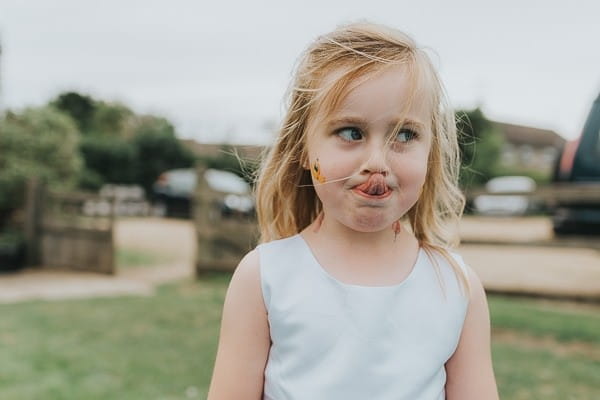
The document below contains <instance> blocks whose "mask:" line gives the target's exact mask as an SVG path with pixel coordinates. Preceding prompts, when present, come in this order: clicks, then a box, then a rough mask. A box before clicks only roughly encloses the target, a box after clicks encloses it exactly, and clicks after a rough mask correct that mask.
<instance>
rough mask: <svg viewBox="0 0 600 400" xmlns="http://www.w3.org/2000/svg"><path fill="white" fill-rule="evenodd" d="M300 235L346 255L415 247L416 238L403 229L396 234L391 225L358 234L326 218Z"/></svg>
mask: <svg viewBox="0 0 600 400" xmlns="http://www.w3.org/2000/svg"><path fill="white" fill-rule="evenodd" d="M302 234H303V236H304V237H305V238H307V239H312V240H313V241H314V242H315V243H320V244H323V245H326V246H332V247H334V248H338V249H340V250H343V251H345V252H346V254H369V253H370V254H373V252H379V254H382V253H387V252H395V251H398V249H400V248H404V249H405V248H407V246H408V247H412V246H416V245H417V240H416V238H415V237H414V236H413V235H412V233H410V232H408V231H407V229H406V228H405V227H402V228H401V230H400V232H398V233H397V234H396V232H394V229H393V227H392V226H391V225H390V226H389V227H387V228H385V229H383V230H381V231H375V232H360V231H356V230H353V229H350V228H348V227H347V226H345V225H342V224H340V223H339V222H337V221H332V220H330V219H328V218H327V217H325V218H323V220H322V221H319V220H316V221H314V222H313V223H312V224H311V225H309V226H308V227H307V228H306V229H305V230H304V231H303V233H302ZM367 252H368V253H367Z"/></svg>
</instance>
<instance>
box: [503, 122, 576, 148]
mask: <svg viewBox="0 0 600 400" xmlns="http://www.w3.org/2000/svg"><path fill="white" fill-rule="evenodd" d="M493 123H494V125H495V126H496V127H497V128H498V129H499V130H500V132H502V134H503V135H504V138H505V139H506V141H507V142H508V143H511V144H513V145H516V146H518V145H524V144H527V145H530V146H532V147H547V146H550V147H555V148H562V147H563V145H564V144H565V142H566V140H565V139H564V138H563V137H562V136H560V135H559V134H558V133H556V132H554V131H551V130H547V129H539V128H532V127H529V126H522V125H513V124H507V123H504V122H495V121H494V122H493Z"/></svg>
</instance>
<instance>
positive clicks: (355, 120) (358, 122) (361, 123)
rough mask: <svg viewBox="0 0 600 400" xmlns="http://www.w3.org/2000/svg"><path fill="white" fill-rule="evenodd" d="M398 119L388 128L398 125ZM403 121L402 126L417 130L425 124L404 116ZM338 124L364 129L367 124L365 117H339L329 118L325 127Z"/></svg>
mask: <svg viewBox="0 0 600 400" xmlns="http://www.w3.org/2000/svg"><path fill="white" fill-rule="evenodd" d="M399 121H400V118H398V119H396V121H395V122H393V123H390V124H389V125H388V127H389V128H390V129H392V128H395V127H396V126H398V122H399ZM403 121H404V123H403V124H402V126H404V125H410V126H414V127H416V128H417V129H419V130H424V129H425V125H423V123H421V122H419V121H415V120H413V119H409V118H404V119H403ZM339 125H355V126H358V127H359V128H363V129H364V128H365V127H366V126H368V125H369V124H368V123H367V121H366V120H365V119H363V118H360V117H339V118H334V119H331V120H329V121H328V122H327V127H329V128H331V127H333V126H339Z"/></svg>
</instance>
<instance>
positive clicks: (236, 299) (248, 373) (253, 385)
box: [208, 250, 271, 400]
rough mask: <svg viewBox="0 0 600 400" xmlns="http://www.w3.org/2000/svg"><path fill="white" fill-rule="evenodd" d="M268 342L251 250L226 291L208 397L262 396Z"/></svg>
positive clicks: (254, 254)
mask: <svg viewBox="0 0 600 400" xmlns="http://www.w3.org/2000/svg"><path fill="white" fill-rule="evenodd" d="M270 343H271V341H270V336H269V325H268V320H267V312H266V309H265V305H264V302H263V297H262V291H261V287H260V270H259V259H258V252H257V251H256V250H254V251H252V252H250V253H249V254H248V255H246V257H244V259H243V260H242V261H241V262H240V264H239V265H238V267H237V269H236V270H235V272H234V274H233V276H232V278H231V282H230V284H229V289H228V290H227V295H226V297H225V304H224V306H223V317H222V320H221V334H220V338H219V347H218V350H217V358H216V361H215V367H214V371H213V376H212V380H211V384H210V389H209V391H208V400H239V399H255V400H258V399H262V394H263V384H264V370H265V365H266V362H267V357H268V354H269V347H270Z"/></svg>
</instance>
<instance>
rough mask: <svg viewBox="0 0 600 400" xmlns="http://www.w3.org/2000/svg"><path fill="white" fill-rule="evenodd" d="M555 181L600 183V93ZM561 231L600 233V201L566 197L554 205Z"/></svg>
mask: <svg viewBox="0 0 600 400" xmlns="http://www.w3.org/2000/svg"><path fill="white" fill-rule="evenodd" d="M554 182H555V183H567V182H568V183H571V184H573V185H580V186H587V185H596V186H598V187H600V95H599V96H598V98H597V99H596V101H595V102H594V103H593V105H592V109H591V111H590V114H589V116H588V118H587V120H586V123H585V125H584V128H583V132H582V133H581V136H580V138H579V139H578V140H576V141H572V142H568V143H567V144H566V145H565V147H564V149H563V151H562V154H561V157H560V159H559V162H558V164H557V165H556V168H555V174H554ZM553 227H554V232H555V233H557V234H567V233H600V201H591V202H590V201H583V200H581V199H573V200H568V201H566V200H563V201H561V202H560V203H559V204H557V206H556V207H555V209H554V212H553Z"/></svg>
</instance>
